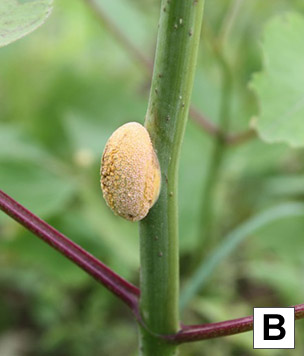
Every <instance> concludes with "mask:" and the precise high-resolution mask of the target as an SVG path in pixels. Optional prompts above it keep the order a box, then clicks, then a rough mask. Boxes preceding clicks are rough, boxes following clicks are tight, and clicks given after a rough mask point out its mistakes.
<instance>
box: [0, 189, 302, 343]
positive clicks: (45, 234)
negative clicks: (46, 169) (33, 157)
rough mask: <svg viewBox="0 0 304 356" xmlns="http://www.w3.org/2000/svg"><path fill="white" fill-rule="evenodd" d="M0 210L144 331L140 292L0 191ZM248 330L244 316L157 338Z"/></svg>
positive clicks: (181, 339)
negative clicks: (122, 306)
mask: <svg viewBox="0 0 304 356" xmlns="http://www.w3.org/2000/svg"><path fill="white" fill-rule="evenodd" d="M0 208H1V210H2V211H4V213H6V214H7V215H9V216H11V217H12V218H13V219H14V220H16V221H17V222H19V223H20V224H21V225H23V226H24V227H25V228H26V229H27V230H29V231H31V232H32V233H33V234H34V235H36V236H38V237H40V238H41V239H42V240H43V241H45V242H46V243H47V244H49V245H50V246H51V247H53V248H55V249H56V250H57V251H59V252H60V253H61V254H62V255H64V256H66V257H67V258H68V259H69V260H71V261H72V262H74V263H75V264H77V265H78V266H79V267H80V268H82V269H83V270H84V271H86V272H87V273H88V274H89V275H91V276H92V277H93V278H95V279H96V280H97V281H98V282H100V283H101V284H102V285H103V286H105V287H106V288H107V289H108V290H110V291H111V292H112V293H113V294H115V295H116V296H117V297H118V298H119V299H121V300H122V301H123V302H125V303H126V304H127V305H128V306H129V307H130V308H131V310H132V311H133V312H134V314H135V316H136V318H137V321H138V322H139V323H141V324H142V325H143V327H145V328H146V326H145V325H144V324H143V323H142V320H141V317H140V315H139V310H138V297H139V295H140V290H139V289H138V288H137V287H135V286H134V285H133V284H131V283H129V282H128V281H126V280H125V279H123V278H122V277H120V276H119V275H118V274H116V273H115V272H113V271H112V270H111V269H110V268H109V267H107V266H106V265H105V264H103V263H102V262H101V261H99V260H98V259H97V258H96V257H94V256H93V255H91V254H90V253H88V252H87V251H85V250H84V249H83V248H81V247H80V246H78V245H77V244H75V243H74V242H72V241H71V240H69V239H68V238H67V237H66V236H64V235H63V234H61V233H60V232H59V231H57V230H56V229H54V228H53V227H52V226H50V225H48V224H47V223H46V222H45V221H43V220H41V219H39V218H38V217H37V216H36V215H34V214H33V213H31V212H30V211H29V210H27V209H26V208H24V207H23V206H22V205H20V204H19V203H18V202H16V201H15V200H14V199H12V198H11V197H9V196H8V195H7V194H5V193H4V192H3V191H2V190H0ZM302 318H304V304H298V305H295V319H296V320H297V319H302ZM252 328H253V317H252V316H247V317H244V318H240V319H233V320H227V321H223V322H219V323H210V324H203V325H186V326H183V327H182V329H181V330H180V331H179V332H178V333H176V334H172V335H157V336H159V337H160V338H163V339H165V340H167V341H168V342H169V343H176V344H182V343H185V342H193V341H201V340H206V339H212V338H217V337H221V336H229V335H234V334H239V333H243V332H245V331H250V330H252ZM147 330H148V329H147Z"/></svg>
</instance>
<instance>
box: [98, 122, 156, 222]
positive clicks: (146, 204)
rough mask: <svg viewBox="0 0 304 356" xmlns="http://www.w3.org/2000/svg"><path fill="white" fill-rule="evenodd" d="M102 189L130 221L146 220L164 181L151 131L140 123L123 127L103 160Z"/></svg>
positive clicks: (132, 123) (101, 172) (115, 208)
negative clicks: (162, 180) (150, 134)
mask: <svg viewBox="0 0 304 356" xmlns="http://www.w3.org/2000/svg"><path fill="white" fill-rule="evenodd" d="M100 174H101V189H102V192H103V196H104V198H105V200H106V202H107V204H108V206H109V207H110V208H111V209H112V210H113V212H114V213H115V214H116V215H119V216H121V217H123V218H125V219H127V220H131V221H138V220H141V219H143V218H144V217H145V216H146V215H147V214H148V212H149V209H150V208H151V207H152V206H153V204H154V203H155V202H156V200H157V198H158V195H159V191H160V184H161V173H160V168H159V163H158V159H157V156H156V153H155V151H154V149H153V146H152V142H151V139H150V136H149V133H148V131H147V130H146V129H145V127H144V126H142V125H140V124H139V123H137V122H129V123H127V124H125V125H122V126H121V127H119V128H118V129H117V130H116V131H114V133H113V134H112V136H111V137H110V138H109V140H108V142H107V144H106V147H105V149H104V152H103V155H102V160H101V170H100Z"/></svg>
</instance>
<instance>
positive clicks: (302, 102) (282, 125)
mask: <svg viewBox="0 0 304 356" xmlns="http://www.w3.org/2000/svg"><path fill="white" fill-rule="evenodd" d="M303 38H304V17H303V16H301V15H300V14H297V13H289V14H285V15H284V16H280V17H276V18H275V19H273V20H272V21H271V22H270V23H269V24H268V25H267V27H266V30H265V34H264V40H263V45H262V47H263V51H264V69H263V71H262V72H260V73H258V74H256V75H255V76H254V77H253V79H252V82H251V87H252V88H253V89H254V90H255V92H256V94H257V96H258V99H259V102H260V110H261V112H260V117H259V118H258V119H257V122H256V128H257V130H258V133H259V135H260V137H261V138H262V139H263V140H265V141H266V142H269V143H273V142H286V143H288V144H289V145H291V146H293V147H299V146H304V139H303V136H304V121H303V116H304V89H303V82H304V47H303Z"/></svg>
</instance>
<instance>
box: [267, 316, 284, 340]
mask: <svg viewBox="0 0 304 356" xmlns="http://www.w3.org/2000/svg"><path fill="white" fill-rule="evenodd" d="M271 319H274V320H277V323H275V324H272V323H271V324H270V320H271ZM284 323H285V319H284V317H283V316H282V315H280V314H264V340H282V339H284V337H285V335H286V330H285V329H284V328H283V325H284ZM270 329H277V330H279V334H278V335H270V333H269V331H270Z"/></svg>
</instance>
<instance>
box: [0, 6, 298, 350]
mask: <svg viewBox="0 0 304 356" xmlns="http://www.w3.org/2000/svg"><path fill="white" fill-rule="evenodd" d="M239 2H240V6H241V7H240V9H239V13H238V16H237V17H236V19H235V20H234V26H233V27H232V28H231V31H230V34H229V38H228V39H227V42H226V44H225V53H226V55H227V58H229V62H230V63H231V68H232V74H233V75H232V77H233V83H232V86H231V87H232V115H231V117H232V122H231V128H230V130H231V132H239V131H241V130H244V129H247V128H248V125H249V121H250V119H251V118H252V117H254V116H256V115H257V114H258V104H257V100H256V97H255V95H254V93H253V92H252V91H251V90H250V89H249V88H248V82H249V80H250V78H251V77H252V74H253V73H254V72H257V71H260V70H261V68H262V61H263V55H262V51H261V39H262V33H263V29H264V25H265V24H266V23H267V22H268V21H269V20H270V19H271V18H272V17H274V16H276V15H278V14H282V13H284V12H285V11H290V10H293V11H298V12H300V13H302V14H303V13H304V3H303V1H302V0H275V1H274V0H269V1H264V0H246V1H243V2H242V1H239ZM96 3H97V4H99V5H100V8H101V11H102V15H103V17H102V18H101V17H100V16H98V15H97V14H96V12H95V11H94V10H92V7H90V6H89V2H88V1H86V0H83V1H81V0H76V1H75V0H64V1H59V0H55V2H54V9H53V12H52V14H51V16H50V18H49V19H48V20H47V22H46V24H45V25H43V26H42V27H41V28H40V29H38V30H37V31H35V32H34V33H32V34H31V35H29V36H27V37H25V38H24V39H22V40H19V41H17V42H15V43H13V44H11V45H9V46H7V47H4V48H1V49H0V103H1V104H0V188H1V189H3V190H4V191H5V192H6V193H8V194H10V195H11V196H12V197H13V198H15V199H16V200H18V201H19V202H21V203H22V204H23V205H25V206H26V207H27V208H29V209H30V210H32V211H33V212H34V213H35V214H37V215H39V216H40V217H41V218H43V219H45V220H46V221H48V222H49V223H51V224H52V225H54V226H55V227H56V228H57V229H59V230H60V231H62V232H63V233H65V234H66V235H67V236H69V237H70V238H72V239H73V240H74V241H76V242H77V243H78V244H80V245H81V246H83V247H85V248H86V249H88V250H89V251H90V252H91V253H93V254H94V255H95V256H97V257H98V258H100V259H101V260H102V261H104V262H105V263H107V264H108V265H109V266H110V267H111V268H113V269H114V270H115V271H116V272H118V273H120V274H121V275H123V276H124V277H126V278H128V279H129V280H131V281H132V282H133V283H136V284H138V274H139V253H138V230H137V224H136V223H130V222H126V221H124V220H122V219H121V218H119V217H116V216H114V215H113V213H112V212H111V211H110V210H109V208H108V207H107V206H106V204H105V202H104V200H103V198H102V194H101V191H100V187H99V166H100V158H101V154H102V151H103V148H104V145H105V142H106V140H107V138H108V137H109V136H110V134H111V133H112V132H113V131H114V130H115V129H116V128H117V127H118V126H120V125H121V124H123V123H126V122H128V121H138V122H140V123H143V121H144V116H145V109H146V106H147V99H148V94H149V85H150V71H149V70H148V69H147V67H146V65H145V64H144V61H143V60H142V59H140V58H139V57H140V55H139V52H140V53H141V56H144V57H145V58H147V59H148V60H152V59H153V54H154V50H155V40H156V34H157V23H158V16H159V8H160V2H159V1H158V0H141V1H137V0H115V1H101V0H100V1H98V0H97V1H96ZM231 4H232V1H228V0H225V1H223V0H213V1H208V0H207V1H206V6H205V14H204V19H205V21H204V26H203V32H202V41H201V47H200V50H199V60H198V67H197V73H196V80H195V86H194V90H193V98H192V99H193V100H192V101H193V103H194V105H195V106H196V107H197V108H198V109H199V110H200V111H201V112H202V113H204V115H206V116H207V117H208V118H210V120H213V121H214V122H216V121H217V120H218V116H219V106H220V96H221V80H220V68H219V62H218V60H216V58H215V54H214V51H213V50H212V47H213V45H214V43H212V41H214V39H213V35H212V33H215V34H216V33H218V31H219V29H220V28H221V26H222V21H223V19H224V18H225V14H226V13H227V11H228V9H229V8H230V6H231ZM99 15H100V14H99ZM117 29H118V31H119V34H118V35H117V32H115V31H116V30H117ZM122 34H123V36H124V37H125V38H127V39H128V40H129V41H130V42H131V43H132V45H133V46H134V48H135V49H136V50H134V48H130V44H127V43H126V42H124V43H123V42H121V38H120V39H119V38H118V37H119V36H121V35H122ZM138 51H139V52H138ZM282 51H284V48H282ZM184 75H187V73H185V74H184ZM211 149H212V138H210V136H208V135H207V134H206V133H205V132H204V131H203V130H202V129H201V128H200V126H199V125H197V124H196V123H194V122H193V121H191V120H189V123H188V126H187V130H186V135H185V139H184V144H183V148H182V156H181V164H180V180H179V212H180V222H179V224H180V256H181V277H182V287H183V286H184V285H185V282H186V281H187V278H188V273H189V268H188V266H189V265H190V264H191V257H192V254H193V253H194V252H195V250H196V244H197V238H198V236H199V234H200V231H199V229H200V216H201V215H200V214H201V209H202V208H201V205H202V195H203V186H204V183H205V178H206V172H207V169H208V160H209V158H210V155H211ZM303 153H304V152H303V150H299V149H298V150H295V149H291V148H289V147H288V146H287V145H284V144H272V145H270V144H266V143H263V142H262V141H261V140H260V139H253V140H251V141H250V142H247V143H246V144H244V145H242V146H236V147H234V148H231V149H229V150H228V151H227V153H226V155H225V159H224V162H223V167H222V170H221V174H220V179H219V182H218V184H217V185H216V203H215V221H216V235H217V236H218V239H219V243H220V240H221V238H222V237H223V236H225V235H226V234H227V233H228V232H229V231H230V230H231V229H233V228H235V227H236V226H237V225H238V224H240V223H242V222H243V221H245V220H246V219H248V218H250V217H251V216H254V215H255V214H256V213H258V212H259V211H263V209H266V208H268V207H271V206H275V205H276V204H277V203H279V202H280V203H281V202H283V201H289V200H300V201H301V200H303V197H304V159H303V156H304V155H303ZM303 231H304V219H303V217H302V218H301V217H290V218H287V219H281V220H278V221H275V222H273V223H271V224H268V225H267V226H265V227H264V228H261V229H259V230H258V231H256V232H254V233H252V234H250V236H248V237H247V238H246V239H245V240H244V242H243V243H242V244H241V245H240V246H239V248H238V249H236V251H234V253H233V254H232V255H231V256H230V257H229V258H227V259H225V260H224V261H223V263H222V264H221V265H220V266H219V267H218V268H217V269H216V271H214V273H213V274H212V275H211V276H210V278H209V280H208V283H207V285H206V286H205V288H204V289H203V290H202V291H201V293H200V294H198V295H197V296H196V297H195V298H194V299H192V301H191V303H190V304H189V305H188V307H187V308H186V309H185V311H184V312H183V321H184V322H185V323H203V322H215V321H221V320H224V319H230V318H237V317H241V316H245V315H250V314H252V308H253V307H254V306H255V307H257V306H265V307H266V306H287V305H292V304H298V303H301V302H303V301H304V283H303V269H304V258H303V248H304V240H303ZM303 332H304V322H303V321H299V322H297V324H296V350H292V352H293V355H302V354H303V353H304V338H303ZM181 352H182V354H183V355H212V356H217V355H219V356H220V355H252V354H253V352H254V354H255V355H287V354H289V353H290V351H288V350H285V351H280V350H254V351H253V350H252V333H251V332H249V333H245V334H241V335H237V336H232V337H227V338H222V339H216V340H210V341H206V342H199V343H194V344H188V345H184V346H182V347H181ZM136 354H137V331H136V324H135V322H134V321H133V318H132V316H131V313H130V312H129V311H128V310H126V308H125V307H124V305H123V304H122V303H121V302H120V301H118V300H117V299H116V298H115V297H113V296H112V295H111V294H110V293H109V292H107V291H106V290H105V289H104V288H103V287H101V286H100V285H98V284H97V283H96V282H95V281H94V280H92V279H91V278H90V277H89V276H87V275H86V274H85V273H84V272H82V271H81V270H80V269H79V268H78V267H76V266H74V265H73V264H72V263H70V262H69V261H67V260H65V258H63V257H61V256H60V255H58V253H57V252H55V251H53V250H52V249H51V248H49V247H48V246H46V245H45V244H44V243H43V242H41V241H39V240H38V239H37V238H36V237H34V236H32V234H30V233H28V232H27V231H26V230H25V229H23V228H22V227H20V226H19V225H17V224H16V223H15V222H14V221H12V220H11V219H9V218H8V217H6V216H5V215H4V214H3V213H0V355H1V356H25V355H26V356H42V355H43V356H45V355H50V356H53V355H54V356H55V355H56V356H67V355H73V356H88V355H116V356H119V355H123V356H128V355H136Z"/></svg>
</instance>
